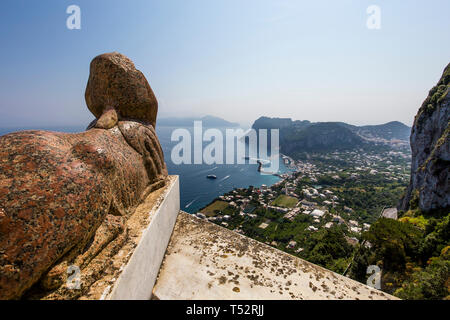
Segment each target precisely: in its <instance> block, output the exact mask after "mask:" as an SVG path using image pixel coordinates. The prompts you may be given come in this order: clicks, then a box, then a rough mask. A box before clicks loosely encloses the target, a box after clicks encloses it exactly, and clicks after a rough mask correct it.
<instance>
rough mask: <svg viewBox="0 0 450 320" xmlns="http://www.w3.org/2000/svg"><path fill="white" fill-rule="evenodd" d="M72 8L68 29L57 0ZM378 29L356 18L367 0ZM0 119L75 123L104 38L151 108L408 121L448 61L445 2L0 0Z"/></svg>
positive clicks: (240, 116) (240, 118) (84, 119)
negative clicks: (375, 11) (139, 77)
mask: <svg viewBox="0 0 450 320" xmlns="http://www.w3.org/2000/svg"><path fill="white" fill-rule="evenodd" d="M71 4H76V5H79V6H80V8H81V30H69V29H68V28H67V27H66V19H67V17H68V16H69V15H68V14H67V13H66V8H67V7H68V6H69V5H71ZM372 4H375V5H378V6H379V7H380V9H381V29H379V30H370V29H368V28H367V27H366V20H367V18H368V14H367V13H366V9H367V7H368V6H369V5H372ZM0 6H1V10H0V34H1V50H0V67H1V73H0V127H13V126H20V127H26V126H49V125H80V124H81V125H85V124H88V123H89V122H90V120H91V119H92V116H91V115H90V113H89V111H88V110H87V108H86V105H85V101H84V90H85V86H86V83H87V79H88V75H89V63H90V61H91V60H92V58H94V57H95V56H96V55H98V54H100V53H104V52H110V51H118V52H121V53H123V54H125V55H127V56H128V57H130V58H131V59H132V60H133V61H134V62H135V64H136V66H137V68H138V69H140V70H141V71H142V72H143V73H144V74H145V75H146V77H147V79H148V81H149V82H150V85H151V86H152V88H153V90H154V91H155V94H156V96H157V98H158V100H159V104H160V109H159V110H160V111H159V116H160V117H163V116H172V115H173V116H192V115H194V116H197V115H205V114H211V115H215V116H220V117H223V118H226V119H228V120H230V121H237V122H241V123H247V124H248V123H251V122H252V121H253V120H254V119H256V118H257V117H259V116H261V115H266V116H279V117H291V118H294V119H302V120H303V119H308V120H311V121H345V122H348V123H352V124H378V123H383V122H388V121H392V120H399V121H402V122H404V123H406V124H408V125H411V123H412V121H413V118H414V115H415V114H416V112H417V109H418V108H419V107H420V105H421V103H422V101H423V100H424V99H425V97H426V96H427V93H428V90H429V89H430V88H431V87H432V86H433V85H434V84H435V83H436V82H437V80H438V79H439V77H440V75H441V73H442V70H443V69H444V67H445V66H446V65H447V63H448V62H450V41H449V34H450V19H449V18H448V13H449V12H450V1H448V0H442V1H401V0H388V1H384V0H383V1H382V0H371V1H362V0H354V1H350V0H346V1H338V0H330V1H317V0H314V1H313V0H310V1H300V0H292V1H283V0H271V1H269V0H182V1H181V0H180V1H178V0H177V1H175V0H145V1H144V0H142V1H138V0H130V1H118V0H95V1H92V0H84V1H81V0H80V1H76V0H71V1H63V0H53V1H50V0H48V1H44V0H42V1H31V0H28V1H18V0H2V1H1V5H0Z"/></svg>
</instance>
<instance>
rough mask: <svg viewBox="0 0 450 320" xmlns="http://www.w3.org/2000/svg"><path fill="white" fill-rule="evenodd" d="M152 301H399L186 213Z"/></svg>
mask: <svg viewBox="0 0 450 320" xmlns="http://www.w3.org/2000/svg"><path fill="white" fill-rule="evenodd" d="M153 299H155V300H156V299H160V300H210V299H212V300H274V299H283V300H287V299H288V300H322V299H323V300H325V299H326V300H338V299H347V300H348V299H354V300H356V299H359V300H391V299H392V300H397V298H396V297H393V296H391V295H389V294H387V293H384V292H382V291H379V290H376V289H373V288H371V287H369V286H366V285H364V284H362V283H360V282H357V281H355V280H352V279H350V278H347V277H344V276H342V275H339V274H336V273H334V272H331V271H330V270H327V269H324V268H322V267H319V266H317V265H315V264H312V263H310V262H308V261H305V260H302V259H300V258H298V257H295V256H292V255H290V254H288V253H286V252H283V251H280V250H277V249H275V248H273V247H270V246H268V245H265V244H263V243H261V242H258V241H256V240H254V239H250V238H247V237H246V236H243V235H241V234H239V233H236V232H233V231H231V230H228V229H226V228H222V227H220V226H218V225H216V224H213V223H211V222H209V221H207V220H203V219H198V218H196V217H195V216H193V215H190V214H187V213H185V212H180V214H179V215H178V218H177V222H176V224H175V229H174V231H173V233H172V237H171V239H170V242H169V246H168V247H167V251H166V255H165V257H164V261H163V264H162V266H161V268H160V271H159V275H158V280H157V282H156V284H155V287H154V288H153Z"/></svg>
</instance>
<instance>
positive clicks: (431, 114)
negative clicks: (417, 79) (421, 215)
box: [400, 64, 450, 212]
mask: <svg viewBox="0 0 450 320" xmlns="http://www.w3.org/2000/svg"><path fill="white" fill-rule="evenodd" d="M449 82H450V64H449V65H447V67H446V68H445V70H444V73H443V75H442V77H441V79H440V80H439V82H438V84H437V85H436V86H434V87H433V88H432V89H431V90H430V93H429V95H428V97H427V98H426V99H425V101H424V102H423V104H422V106H421V108H420V109H419V112H418V113H417V115H416V117H415V119H414V125H413V127H412V132H411V151H412V163H411V181H410V184H409V187H408V190H407V193H406V195H405V197H404V198H403V199H402V201H401V203H400V209H402V210H407V209H409V208H410V207H411V205H413V206H415V205H418V206H419V208H420V209H421V210H422V211H425V212H427V211H432V210H448V209H449V208H450V138H449V133H450V126H449V122H450V93H449V91H450V90H449V88H450V84H449ZM411 202H412V203H411Z"/></svg>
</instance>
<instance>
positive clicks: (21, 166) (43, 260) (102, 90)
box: [0, 53, 167, 299]
mask: <svg viewBox="0 0 450 320" xmlns="http://www.w3.org/2000/svg"><path fill="white" fill-rule="evenodd" d="M85 98H86V103H87V106H88V108H89V110H90V111H91V112H92V113H93V114H94V115H95V117H96V119H95V120H94V121H93V122H92V123H91V124H90V125H89V127H88V129H87V131H85V132H81V133H76V134H68V133H60V132H48V131H22V132H16V133H11V134H7V135H4V136H2V137H0V299H17V298H20V297H21V296H23V294H24V293H25V292H26V291H27V290H28V289H29V288H30V287H32V286H34V285H41V286H43V287H44V288H46V289H51V288H57V287H58V286H61V281H62V280H61V274H62V273H66V269H67V265H68V264H69V263H72V262H73V261H75V262H76V264H77V265H79V266H80V267H81V268H83V266H85V265H86V264H88V263H89V261H90V259H92V257H94V256H95V254H96V253H98V252H99V251H100V250H101V249H102V248H104V247H105V245H106V244H107V243H108V241H111V239H114V238H115V237H116V236H117V235H118V234H120V233H121V232H122V230H123V225H124V221H125V220H126V219H127V216H129V215H130V213H131V212H133V210H134V209H135V208H136V207H137V205H139V204H140V203H141V202H142V201H143V199H144V198H145V197H146V196H147V195H148V194H149V193H151V192H152V191H154V190H156V189H158V188H161V187H162V186H164V184H165V181H166V179H167V169H166V165H165V163H164V156H163V152H162V149H161V146H160V143H159V141H158V138H157V136H156V133H155V124H156V115H157V111H158V103H157V100H156V98H155V95H154V94H153V91H152V89H151V88H150V86H149V84H148V82H147V80H146V79H145V77H144V75H143V74H142V73H141V72H140V71H138V70H136V68H135V66H134V64H133V62H132V61H131V60H130V59H128V58H127V57H125V56H124V55H122V54H119V53H107V54H103V55H100V56H98V57H96V58H94V59H93V61H92V62H91V66H90V76H89V81H88V84H87V88H86V94H85Z"/></svg>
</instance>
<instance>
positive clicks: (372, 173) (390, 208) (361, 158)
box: [196, 149, 410, 271]
mask: <svg viewBox="0 0 450 320" xmlns="http://www.w3.org/2000/svg"><path fill="white" fill-rule="evenodd" d="M305 158H306V157H305ZM409 159H410V155H409V152H408V151H406V150H392V149H391V150H386V151H384V152H379V151H373V152H358V151H341V152H338V151H336V152H332V153H327V154H309V155H308V156H307V159H301V160H294V159H292V158H291V157H288V156H285V155H283V156H282V160H283V161H284V163H285V165H286V167H287V168H288V169H289V170H288V172H286V173H284V174H281V175H280V178H281V180H280V181H278V182H277V183H275V184H274V185H272V186H267V185H261V186H259V187H254V186H250V187H248V188H237V189H234V190H232V191H230V192H228V193H226V194H224V195H221V196H219V197H218V198H217V199H215V200H214V201H213V202H211V203H210V204H209V205H207V206H206V207H205V208H203V209H201V210H199V211H198V212H197V213H196V216H197V217H198V218H201V219H207V220H209V221H211V222H213V223H216V224H219V225H221V226H223V227H225V228H228V229H231V230H234V231H235V232H238V233H240V234H243V235H246V236H249V237H252V238H254V239H256V240H258V241H261V242H264V243H265V244H267V245H270V246H273V247H276V248H278V249H280V250H283V251H286V252H289V253H291V254H294V255H297V256H299V257H302V258H305V259H308V257H310V255H311V253H312V251H314V250H315V249H316V248H315V247H316V245H317V243H316V242H318V241H316V242H314V239H317V240H319V239H323V237H324V236H325V237H326V236H327V234H328V233H337V234H339V236H342V239H345V244H343V246H344V247H345V248H347V249H348V250H346V254H345V255H344V256H343V257H341V258H342V259H338V260H340V262H339V266H335V268H334V270H335V271H342V268H343V266H344V265H345V263H346V262H347V261H349V259H350V258H351V254H352V248H355V247H356V246H357V245H358V244H359V243H361V239H362V238H361V235H362V233H364V232H365V231H367V230H369V228H370V226H371V224H372V223H374V222H375V221H376V220H377V219H378V218H379V217H380V216H381V215H384V214H386V213H388V214H390V215H392V213H393V212H395V213H396V209H395V206H396V203H397V201H398V199H399V197H400V196H401V193H402V192H403V191H404V187H405V186H406V185H407V183H408V179H409V174H408V172H409ZM365 245H366V246H367V245H369V246H370V243H365ZM332 260H336V259H332ZM314 262H316V263H318V261H314ZM319 264H320V262H319ZM323 265H327V264H326V263H323ZM327 267H329V268H331V269H333V266H330V265H327Z"/></svg>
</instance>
